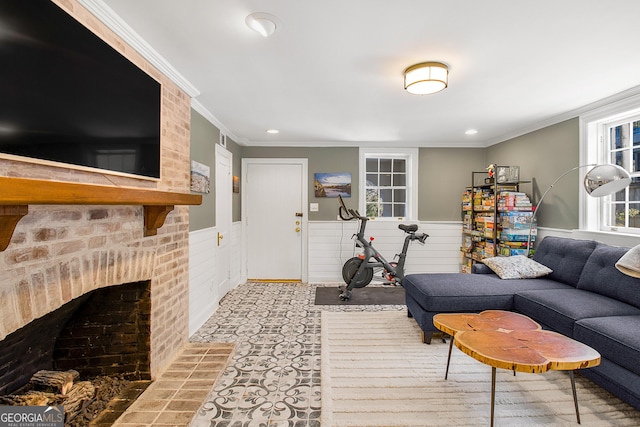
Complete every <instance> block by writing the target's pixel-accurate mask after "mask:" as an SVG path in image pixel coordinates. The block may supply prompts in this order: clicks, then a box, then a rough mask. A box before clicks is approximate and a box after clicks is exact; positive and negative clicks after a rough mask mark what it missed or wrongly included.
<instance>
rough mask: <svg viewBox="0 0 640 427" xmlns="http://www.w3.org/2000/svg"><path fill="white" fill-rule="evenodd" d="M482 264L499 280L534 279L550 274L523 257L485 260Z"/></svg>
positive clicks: (545, 269) (547, 268)
mask: <svg viewBox="0 0 640 427" xmlns="http://www.w3.org/2000/svg"><path fill="white" fill-rule="evenodd" d="M482 262H483V263H484V264H485V265H486V266H488V267H489V268H490V269H491V270H493V271H494V272H495V273H496V274H497V275H498V277H500V278H501V279H535V278H536V277H542V276H546V275H547V274H549V273H551V269H550V268H549V267H547V266H546V265H542V264H540V263H539V262H536V261H534V260H532V259H530V258H527V257H526V256H524V255H514V256H506V257H505V256H498V257H492V258H485V259H483V260H482Z"/></svg>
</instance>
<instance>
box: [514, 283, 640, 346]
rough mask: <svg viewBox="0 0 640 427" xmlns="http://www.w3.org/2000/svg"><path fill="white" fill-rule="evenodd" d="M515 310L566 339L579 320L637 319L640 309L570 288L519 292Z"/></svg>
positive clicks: (571, 334) (515, 299) (571, 333)
mask: <svg viewBox="0 0 640 427" xmlns="http://www.w3.org/2000/svg"><path fill="white" fill-rule="evenodd" d="M536 280H540V279H536ZM514 308H515V309H516V311H519V312H520V313H522V314H524V315H526V316H529V317H531V318H532V319H533V320H535V321H537V322H540V323H542V324H545V325H548V326H549V327H551V328H553V329H554V330H556V331H557V332H560V333H561V334H564V335H566V336H568V337H573V327H574V323H575V322H576V321H578V320H581V319H586V318H590V317H604V316H633V315H639V316H640V309H639V308H637V307H634V306H632V305H629V304H625V303H623V302H621V301H618V300H615V299H613V298H609V297H606V296H604V295H600V294H596V293H593V292H587V291H583V290H579V289H572V288H569V289H550V290H545V291H521V292H518V293H517V294H516V295H515V297H514Z"/></svg>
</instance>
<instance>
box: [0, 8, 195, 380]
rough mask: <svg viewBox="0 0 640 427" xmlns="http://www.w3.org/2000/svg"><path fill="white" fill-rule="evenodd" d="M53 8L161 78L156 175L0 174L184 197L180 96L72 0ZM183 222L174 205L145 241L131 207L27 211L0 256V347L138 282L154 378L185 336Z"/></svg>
mask: <svg viewBox="0 0 640 427" xmlns="http://www.w3.org/2000/svg"><path fill="white" fill-rule="evenodd" d="M54 3H56V4H58V5H59V6H61V7H62V8H63V9H64V10H66V11H67V12H68V13H69V14H70V15H72V16H73V17H75V18H76V19H77V20H78V21H79V22H81V23H83V24H84V25H85V26H86V27H88V28H89V29H91V30H92V31H93V32H94V33H96V34H98V35H99V36H100V37H102V38H103V39H104V40H105V41H107V43H109V44H110V45H111V46H113V47H114V48H116V49H117V50H118V51H119V52H121V53H122V54H123V55H124V56H126V57H127V58H129V59H130V60H131V61H132V62H133V63H134V64H136V65H138V66H139V67H140V68H141V69H143V70H145V71H146V72H148V73H149V74H150V75H151V76H153V77H154V78H156V79H157V80H158V81H159V82H161V84H162V105H161V113H162V124H161V135H162V136H161V144H162V151H161V179H160V180H159V181H150V180H143V179H136V178H130V177H125V176H114V175H104V174H101V173H95V172H90V171H83V170H77V169H67V168H64V167H55V166H50V165H46V164H38V163H30V162H29V163H28V162H21V161H17V160H10V159H0V176H11V177H23V178H36V179H46V180H58V181H69V182H79V183H92V184H101V185H112V186H117V187H135V188H151V189H159V190H163V191H172V192H180V193H188V192H189V169H190V164H189V123H190V98H189V96H188V95H186V94H185V93H184V92H183V91H182V90H180V89H179V88H178V87H177V86H176V85H175V84H174V83H172V82H171V81H170V80H169V79H168V78H167V77H165V76H164V75H162V74H161V73H159V72H158V71H157V70H156V69H155V68H153V66H151V65H150V64H149V63H148V62H147V61H145V60H144V59H143V58H142V57H141V56H140V55H139V54H138V53H137V52H135V51H134V50H133V49H131V48H130V47H129V46H128V45H126V44H125V43H124V42H123V41H122V40H120V39H119V38H118V37H117V36H115V35H114V34H113V33H112V32H111V31H110V30H109V29H108V28H106V27H105V26H104V25H103V24H102V23H101V22H99V21H98V20H97V19H96V18H95V17H93V16H92V15H91V14H90V13H89V12H87V11H86V10H85V9H84V8H83V7H82V6H81V5H80V4H79V3H78V2H77V1H76V0H55V1H54ZM123 191H126V189H123ZM0 197H2V195H0ZM188 222H189V217H188V207H186V206H175V209H174V210H173V211H171V213H169V215H168V216H167V219H166V221H165V222H164V226H162V227H161V228H159V229H158V232H157V235H155V236H150V237H145V236H144V224H143V208H142V207H141V206H74V205H71V206H62V205H30V206H29V213H28V214H27V215H26V216H25V217H24V218H22V219H21V220H20V222H19V223H18V225H17V227H16V229H15V231H14V233H13V236H12V239H11V242H10V244H9V246H8V247H7V249H6V250H5V251H3V252H0V349H3V348H4V347H3V344H2V340H5V339H6V338H7V337H8V336H9V335H10V334H12V333H13V332H15V331H17V330H19V329H21V328H23V327H25V326H27V325H29V324H30V323H31V322H33V321H35V320H37V319H42V318H43V317H44V316H46V315H47V314H49V313H52V312H55V311H56V310H58V309H60V308H61V307H63V306H65V304H68V303H70V302H72V301H74V300H77V299H78V298H86V297H85V296H86V295H89V294H90V293H92V292H94V291H96V290H102V289H106V288H111V287H117V286H120V285H123V284H127V283H138V282H145V283H148V285H149V292H148V294H149V298H150V325H149V330H150V340H149V341H150V342H149V346H150V356H149V365H150V368H149V369H150V374H151V377H152V378H153V377H156V376H157V375H159V374H160V373H161V372H162V371H163V369H164V368H165V367H166V366H167V364H168V363H169V362H170V361H171V359H172V357H173V356H174V355H175V354H176V352H177V351H178V350H179V349H180V348H181V347H182V346H183V345H184V344H185V343H186V342H187V340H188V261H189V259H188V252H189V251H188ZM2 368H3V367H2V366H0V369H2Z"/></svg>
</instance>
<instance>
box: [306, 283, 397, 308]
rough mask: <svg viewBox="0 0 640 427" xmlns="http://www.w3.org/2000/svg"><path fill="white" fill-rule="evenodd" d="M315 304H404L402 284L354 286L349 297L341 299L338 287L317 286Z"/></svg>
mask: <svg viewBox="0 0 640 427" xmlns="http://www.w3.org/2000/svg"><path fill="white" fill-rule="evenodd" d="M314 304H315V305H404V304H405V299H404V288H403V287H402V286H385V287H369V286H366V287H364V288H356V289H354V290H353V291H352V293H351V299H349V300H348V301H342V300H341V299H340V291H339V290H338V287H337V286H336V287H317V288H316V299H315V302H314Z"/></svg>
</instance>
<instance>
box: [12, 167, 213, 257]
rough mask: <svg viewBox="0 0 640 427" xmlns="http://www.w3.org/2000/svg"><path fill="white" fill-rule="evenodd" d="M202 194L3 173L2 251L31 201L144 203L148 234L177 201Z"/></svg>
mask: <svg viewBox="0 0 640 427" xmlns="http://www.w3.org/2000/svg"><path fill="white" fill-rule="evenodd" d="M201 203H202V196H200V195H196V194H187V193H173V192H168V191H159V190H155V189H144V188H134V187H116V186H109V185H99V184H80V183H72V182H60V181H46V180H39V179H27V178H12V177H0V251H4V250H5V249H6V248H7V246H9V242H10V241H11V236H12V235H13V232H14V230H15V228H16V225H17V224H18V222H19V221H20V220H21V219H22V217H23V216H25V215H26V214H27V213H29V205H138V206H144V227H145V236H154V235H156V233H157V232H158V228H160V227H162V225H163V224H164V221H165V219H166V217H167V214H169V212H171V211H172V210H173V207H174V206H175V205H199V204H201Z"/></svg>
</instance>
